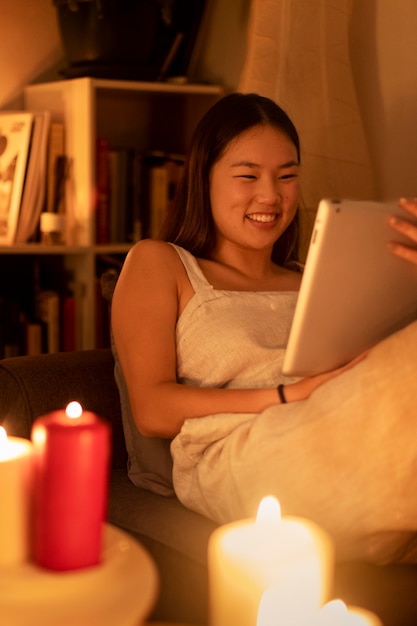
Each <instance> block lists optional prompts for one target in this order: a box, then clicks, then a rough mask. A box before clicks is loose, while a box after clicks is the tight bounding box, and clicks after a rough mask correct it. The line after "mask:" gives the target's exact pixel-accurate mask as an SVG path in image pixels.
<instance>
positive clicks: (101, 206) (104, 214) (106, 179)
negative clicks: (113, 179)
mask: <svg viewBox="0 0 417 626" xmlns="http://www.w3.org/2000/svg"><path fill="white" fill-rule="evenodd" d="M109 151H110V147H109V142H108V140H107V139H105V138H103V137H98V138H97V145H96V155H97V156H96V243H98V244H100V243H101V244H103V243H109V241H110V167H109Z"/></svg>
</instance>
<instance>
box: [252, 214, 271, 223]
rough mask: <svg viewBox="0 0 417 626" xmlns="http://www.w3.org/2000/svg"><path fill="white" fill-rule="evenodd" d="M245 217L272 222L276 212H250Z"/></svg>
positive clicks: (256, 220)
mask: <svg viewBox="0 0 417 626" xmlns="http://www.w3.org/2000/svg"><path fill="white" fill-rule="evenodd" d="M246 217H247V218H248V219H250V220H253V221H254V222H273V221H274V220H275V218H276V213H251V214H250V215H247V216H246Z"/></svg>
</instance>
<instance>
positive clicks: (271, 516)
mask: <svg viewBox="0 0 417 626" xmlns="http://www.w3.org/2000/svg"><path fill="white" fill-rule="evenodd" d="M280 521H281V507H280V504H279V502H278V500H277V499H276V498H274V497H273V496H266V497H265V498H262V500H261V502H260V504H259V508H258V514H257V516H256V522H257V523H259V522H260V523H264V522H274V523H276V522H280Z"/></svg>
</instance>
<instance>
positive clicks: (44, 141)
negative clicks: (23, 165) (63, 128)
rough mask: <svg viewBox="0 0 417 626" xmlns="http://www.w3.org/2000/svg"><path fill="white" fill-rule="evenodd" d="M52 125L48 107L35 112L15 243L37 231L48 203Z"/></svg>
mask: <svg viewBox="0 0 417 626" xmlns="http://www.w3.org/2000/svg"><path fill="white" fill-rule="evenodd" d="M49 126H50V113H49V112H48V111H38V112H36V113H33V131H32V139H31V142H30V149H29V158H28V163H27V169H26V176H25V182H24V186H23V195H22V201H21V205H20V211H19V218H18V223H17V229H16V234H15V242H16V243H25V242H26V241H29V239H31V237H32V236H33V235H34V234H35V232H36V229H37V226H38V224H39V220H40V215H41V212H42V209H43V207H44V204H45V197H46V172H47V152H48V139H49Z"/></svg>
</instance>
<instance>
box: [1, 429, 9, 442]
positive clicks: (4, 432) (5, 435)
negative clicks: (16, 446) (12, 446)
mask: <svg viewBox="0 0 417 626" xmlns="http://www.w3.org/2000/svg"><path fill="white" fill-rule="evenodd" d="M7 441H8V439H7V433H6V429H5V428H3V426H0V446H1V447H3V446H4V445H6V443H7Z"/></svg>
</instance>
